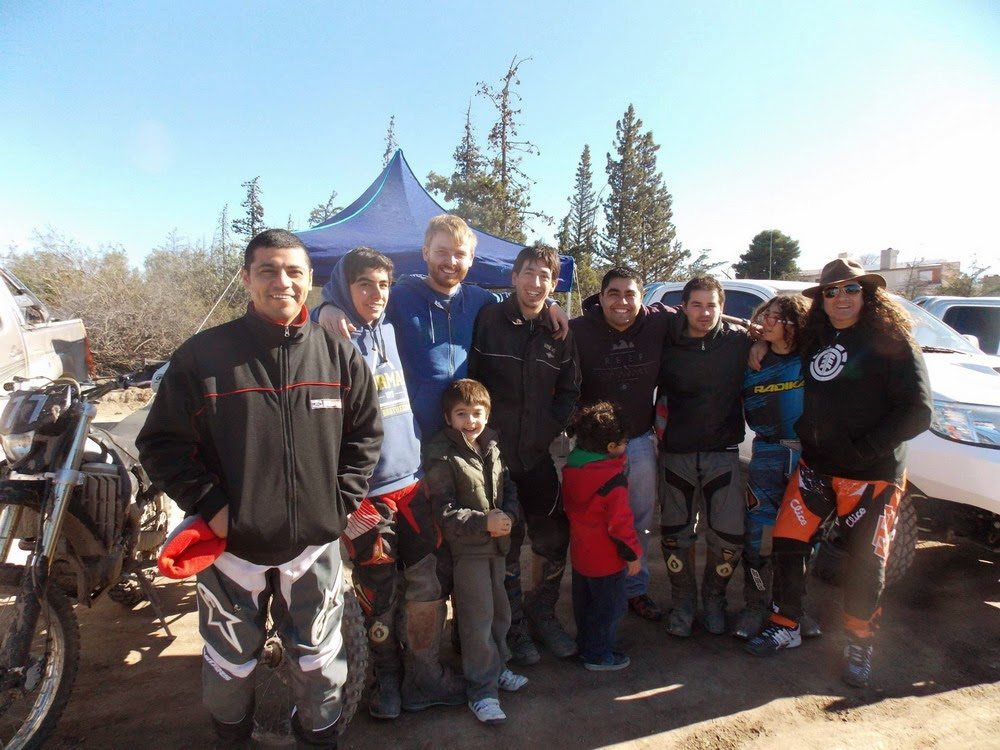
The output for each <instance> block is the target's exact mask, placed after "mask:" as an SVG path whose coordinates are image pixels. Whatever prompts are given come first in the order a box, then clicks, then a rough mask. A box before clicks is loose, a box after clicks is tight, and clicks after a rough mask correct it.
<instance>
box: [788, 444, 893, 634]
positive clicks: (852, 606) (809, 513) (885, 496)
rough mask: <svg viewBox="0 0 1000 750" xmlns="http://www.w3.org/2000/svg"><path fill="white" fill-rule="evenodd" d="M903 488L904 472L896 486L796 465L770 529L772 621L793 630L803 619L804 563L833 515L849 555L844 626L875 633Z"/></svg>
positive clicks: (800, 462)
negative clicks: (817, 536) (772, 532)
mask: <svg viewBox="0 0 1000 750" xmlns="http://www.w3.org/2000/svg"><path fill="white" fill-rule="evenodd" d="M905 486H906V475H905V473H904V474H903V475H902V476H901V477H900V478H899V480H898V483H896V482H887V481H881V480H875V481H864V480H859V479H844V478H842V477H834V476H829V475H827V474H820V473H819V472H817V471H814V470H813V469H811V468H810V467H809V466H808V465H807V464H806V463H805V462H804V461H799V467H798V469H797V470H796V472H795V474H794V475H793V476H792V479H791V481H790V482H789V484H788V489H787V490H786V491H785V497H784V500H783V501H782V503H781V508H780V510H779V511H778V519H777V521H776V522H775V527H774V557H775V574H774V614H773V615H772V616H771V619H772V620H773V621H774V622H776V623H778V624H781V625H792V626H794V625H795V624H797V623H798V622H799V620H800V618H801V617H802V599H803V596H804V595H805V570H806V561H807V559H808V556H809V554H810V552H811V547H812V542H813V540H814V537H815V536H816V533H817V531H818V530H819V528H820V526H821V524H822V523H823V521H824V520H826V518H827V517H829V516H830V514H831V513H836V514H837V517H838V519H839V521H840V533H841V535H842V537H843V539H844V541H845V544H846V549H847V551H848V557H847V561H846V566H847V567H846V569H845V571H844V573H845V585H844V607H843V619H844V627H845V629H846V630H847V632H848V633H849V634H851V635H852V636H854V637H856V638H870V637H871V636H872V635H873V634H874V632H875V630H877V628H878V621H879V618H880V616H881V608H880V606H879V604H880V602H881V598H882V591H883V589H884V588H885V565H886V562H887V561H888V559H889V552H890V546H891V543H892V537H893V532H894V529H895V525H896V517H897V513H898V509H899V501H900V499H901V498H902V496H903V488H904V487H905Z"/></svg>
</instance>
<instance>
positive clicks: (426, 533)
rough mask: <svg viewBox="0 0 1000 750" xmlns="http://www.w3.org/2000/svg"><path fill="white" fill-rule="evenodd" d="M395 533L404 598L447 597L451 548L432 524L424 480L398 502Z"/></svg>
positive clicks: (450, 577)
mask: <svg viewBox="0 0 1000 750" xmlns="http://www.w3.org/2000/svg"><path fill="white" fill-rule="evenodd" d="M396 536H397V539H398V542H399V559H400V560H401V561H402V563H403V580H404V582H405V587H404V589H403V596H404V598H405V599H406V601H408V602H434V601H438V600H439V599H447V598H448V596H449V595H450V594H451V589H452V567H453V562H452V558H451V550H450V548H449V547H448V545H447V544H445V543H444V540H443V538H442V536H441V530H440V529H438V527H437V524H436V523H434V514H433V512H432V511H431V499H430V496H428V494H427V488H426V486H425V485H424V483H423V482H419V483H418V485H417V489H416V490H415V491H414V492H412V493H409V494H407V495H406V496H405V497H401V498H400V499H399V500H398V501H397V506H396Z"/></svg>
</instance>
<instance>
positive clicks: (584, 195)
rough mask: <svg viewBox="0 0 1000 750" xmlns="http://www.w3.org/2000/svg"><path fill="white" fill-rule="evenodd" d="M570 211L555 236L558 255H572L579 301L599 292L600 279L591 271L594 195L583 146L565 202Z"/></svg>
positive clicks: (586, 147)
mask: <svg viewBox="0 0 1000 750" xmlns="http://www.w3.org/2000/svg"><path fill="white" fill-rule="evenodd" d="M567 200H568V201H569V205H570V211H569V213H568V214H567V215H566V217H565V218H564V219H563V223H562V228H561V230H560V232H559V252H560V253H561V254H562V255H572V256H573V262H574V264H575V266H576V277H577V284H578V287H579V293H580V296H581V298H584V297H587V296H589V295H590V294H593V293H594V292H596V291H600V289H599V287H600V279H599V278H598V277H597V271H596V270H595V269H594V256H595V253H596V252H597V249H598V247H597V208H598V204H597V195H596V194H595V193H594V175H593V169H592V167H591V163H590V146H589V145H584V147H583V153H582V154H581V155H580V163H579V165H578V166H577V168H576V180H575V182H574V184H573V194H572V195H571V196H570V197H569V198H568V199H567Z"/></svg>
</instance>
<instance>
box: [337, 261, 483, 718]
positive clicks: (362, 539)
mask: <svg viewBox="0 0 1000 750" xmlns="http://www.w3.org/2000/svg"><path fill="white" fill-rule="evenodd" d="M392 272H393V263H392V261H391V260H390V259H389V258H388V257H386V256H385V255H383V254H382V253H380V252H378V251H377V250H374V249H373V248H370V247H356V248H354V249H353V250H351V251H350V252H349V253H348V254H347V255H345V256H344V257H343V258H341V260H340V261H339V262H338V263H337V265H336V266H335V267H334V269H333V272H332V273H331V274H330V282H329V283H328V284H327V286H326V288H327V290H328V293H329V297H330V302H331V303H332V304H334V305H336V306H337V307H338V308H339V309H341V310H343V311H344V313H345V314H346V315H347V319H348V321H349V322H350V323H351V327H352V329H353V330H352V332H351V341H352V342H353V343H354V345H355V346H356V347H357V348H358V351H360V352H361V354H362V356H363V357H364V359H365V362H366V363H367V364H368V367H369V368H370V369H371V371H372V374H373V375H374V376H375V385H376V388H377V389H378V396H379V406H380V408H381V410H382V424H383V429H384V432H385V439H384V442H383V449H382V454H381V456H380V457H379V461H378V464H377V465H376V466H375V472H374V474H373V475H372V478H371V480H370V481H369V487H370V490H369V495H368V497H366V498H365V500H364V502H363V503H362V504H361V507H360V508H359V509H358V510H357V511H355V512H354V513H352V514H351V517H350V521H349V522H348V524H347V529H346V530H345V531H344V534H343V537H342V538H343V541H344V543H345V545H346V547H347V549H348V551H349V553H350V555H351V561H352V563H353V565H354V575H353V580H354V588H355V591H356V592H357V594H358V599H359V600H360V602H361V605H362V607H363V609H364V611H365V620H366V622H365V625H366V627H367V629H368V643H369V647H370V650H371V653H372V656H373V661H374V666H375V688H374V690H373V691H372V695H371V698H370V700H369V704H368V710H369V713H371V715H372V716H373V717H375V718H378V719H394V718H396V717H397V716H399V713H400V710H401V708H406V709H407V710H408V711H415V710H420V709H423V708H427V707H429V706H431V705H439V704H444V705H461V704H462V703H464V702H465V685H464V683H463V682H462V680H461V679H460V678H459V677H458V676H457V675H454V674H452V673H451V671H450V670H447V669H445V668H444V667H443V666H442V665H441V663H440V661H439V659H438V647H439V642H440V639H439V637H438V636H439V634H440V630H441V625H442V620H441V617H442V612H441V606H440V602H439V600H440V598H441V597H440V595H438V594H437V593H436V592H435V593H432V594H430V595H429V596H425V595H424V594H422V593H421V592H424V591H427V590H428V589H436V588H437V586H438V579H437V572H436V570H435V569H434V565H433V563H434V562H435V556H434V554H433V552H434V549H433V546H431V547H430V548H428V545H427V544H426V543H425V540H423V539H422V536H424V535H421V534H420V533H419V532H418V531H417V530H418V529H420V528H421V527H428V528H429V527H430V526H431V525H432V522H431V518H430V515H429V513H430V507H429V504H428V502H427V499H426V496H425V495H424V494H423V493H422V491H421V488H420V484H419V479H420V476H421V475H422V470H421V457H420V428H419V427H418V425H417V421H416V418H415V416H414V414H413V411H412V409H411V407H410V397H409V394H408V392H407V387H406V380H405V378H404V376H403V366H402V362H401V358H400V354H399V350H398V348H397V341H396V333H395V329H394V327H393V325H392V323H390V322H389V321H388V320H386V318H385V308H386V305H387V303H388V301H389V288H390V286H391V285H392ZM397 560H401V561H402V562H403V564H404V566H405V573H404V578H405V580H406V584H407V586H408V587H409V589H410V591H409V594H410V595H409V596H408V597H407V601H406V603H405V604H404V609H405V610H406V630H407V633H406V643H407V649H406V652H405V653H406V670H405V677H404V676H403V668H402V667H403V665H402V659H401V655H400V638H399V636H400V634H399V633H397V632H396V628H395V620H396V609H397V601H396V595H397V583H398V581H397V567H396V566H397ZM423 598H429V601H423Z"/></svg>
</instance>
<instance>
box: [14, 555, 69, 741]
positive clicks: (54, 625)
mask: <svg viewBox="0 0 1000 750" xmlns="http://www.w3.org/2000/svg"><path fill="white" fill-rule="evenodd" d="M23 574H24V568H23V567H21V566H19V565H9V564H4V565H0V649H4V648H6V646H7V644H6V641H7V634H8V632H9V631H10V629H11V627H12V625H13V622H14V618H15V616H16V610H17V597H18V594H19V593H20V589H21V577H22V575H23ZM79 664H80V632H79V629H78V627H77V621H76V614H75V613H74V612H73V605H72V604H70V601H69V599H67V598H66V596H65V594H63V593H62V592H61V591H60V590H59V589H58V587H56V586H49V588H48V591H47V593H46V594H45V597H44V599H43V601H42V606H41V612H40V613H39V616H38V623H37V625H36V626H35V634H34V638H33V639H32V643H31V653H30V655H29V657H28V663H27V664H25V665H23V668H24V670H25V672H26V678H25V680H24V684H23V685H22V686H21V687H17V688H11V689H9V690H6V691H3V692H0V746H2V747H4V748H8V749H10V750H13V749H14V748H26V749H31V748H40V747H42V746H43V744H44V743H45V740H46V739H48V737H49V735H50V734H52V732H53V730H55V728H56V722H58V721H59V717H60V716H61V715H62V712H63V710H64V709H65V708H66V704H67V703H68V702H69V697H70V693H71V692H72V691H73V683H74V682H75V681H76V672H77V668H78V667H79Z"/></svg>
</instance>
